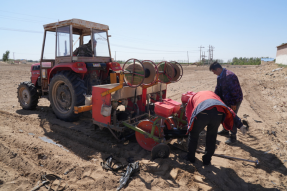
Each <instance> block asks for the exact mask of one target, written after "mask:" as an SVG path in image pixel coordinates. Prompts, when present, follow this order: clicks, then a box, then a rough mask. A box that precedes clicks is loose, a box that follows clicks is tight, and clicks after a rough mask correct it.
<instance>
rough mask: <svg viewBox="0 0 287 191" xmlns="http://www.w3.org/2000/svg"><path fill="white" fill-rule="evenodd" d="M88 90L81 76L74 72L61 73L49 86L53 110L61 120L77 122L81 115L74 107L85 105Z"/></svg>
mask: <svg viewBox="0 0 287 191" xmlns="http://www.w3.org/2000/svg"><path fill="white" fill-rule="evenodd" d="M86 90H87V88H86V87H85V86H84V81H83V80H82V79H81V78H80V76H79V75H78V74H76V73H74V72H72V71H60V72H58V73H57V74H56V75H55V76H54V77H53V78H52V80H51V83H50V85H49V99H50V102H51V106H52V109H53V111H54V113H55V114H56V116H57V117H58V118H59V119H62V120H64V121H76V120H78V118H79V114H75V113H74V106H80V105H84V103H85V97H84V93H86Z"/></svg>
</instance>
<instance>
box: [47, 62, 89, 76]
mask: <svg viewBox="0 0 287 191" xmlns="http://www.w3.org/2000/svg"><path fill="white" fill-rule="evenodd" d="M63 70H72V71H74V72H75V73H78V74H80V75H81V77H82V79H83V78H84V75H85V73H87V71H88V70H87V67H86V64H85V63H84V62H72V63H60V64H57V65H56V66H54V67H53V68H52V69H51V71H50V73H49V74H48V75H49V76H48V79H49V81H50V79H51V78H52V77H53V76H54V74H56V73H57V72H58V71H63Z"/></svg>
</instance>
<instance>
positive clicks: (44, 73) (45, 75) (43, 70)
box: [42, 69, 47, 78]
mask: <svg viewBox="0 0 287 191" xmlns="http://www.w3.org/2000/svg"><path fill="white" fill-rule="evenodd" d="M46 77H47V70H45V69H42V78H46Z"/></svg>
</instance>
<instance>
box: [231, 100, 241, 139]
mask: <svg viewBox="0 0 287 191" xmlns="http://www.w3.org/2000/svg"><path fill="white" fill-rule="evenodd" d="M240 105H241V102H239V103H237V104H236V110H235V111H234V113H236V115H237V113H238V110H239V107H240ZM230 133H231V135H236V133H237V128H236V127H235V123H234V125H233V128H232V130H231V131H230Z"/></svg>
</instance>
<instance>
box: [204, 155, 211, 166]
mask: <svg viewBox="0 0 287 191" xmlns="http://www.w3.org/2000/svg"><path fill="white" fill-rule="evenodd" d="M210 161H211V159H209V160H208V159H206V156H205V155H203V156H202V163H203V166H208V165H210V164H211V163H210Z"/></svg>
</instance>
